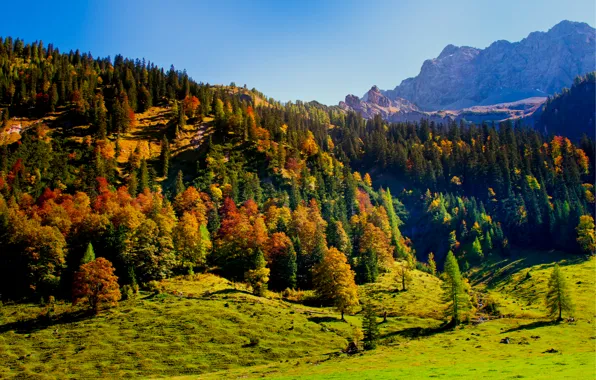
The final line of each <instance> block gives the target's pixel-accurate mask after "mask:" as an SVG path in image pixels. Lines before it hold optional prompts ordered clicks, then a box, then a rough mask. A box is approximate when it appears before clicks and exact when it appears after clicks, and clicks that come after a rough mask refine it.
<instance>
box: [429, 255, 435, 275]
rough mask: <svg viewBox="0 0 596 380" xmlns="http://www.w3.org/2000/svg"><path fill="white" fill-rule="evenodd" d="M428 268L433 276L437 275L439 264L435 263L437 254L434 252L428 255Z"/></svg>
mask: <svg viewBox="0 0 596 380" xmlns="http://www.w3.org/2000/svg"><path fill="white" fill-rule="evenodd" d="M428 268H429V269H430V273H431V274H432V275H433V276H436V275H437V263H436V262H435V254H434V253H432V252H431V253H429V254H428Z"/></svg>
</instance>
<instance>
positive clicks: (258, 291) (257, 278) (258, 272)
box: [245, 248, 270, 297]
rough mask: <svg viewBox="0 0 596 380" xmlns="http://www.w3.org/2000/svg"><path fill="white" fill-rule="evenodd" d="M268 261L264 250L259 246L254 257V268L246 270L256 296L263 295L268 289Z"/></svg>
mask: <svg viewBox="0 0 596 380" xmlns="http://www.w3.org/2000/svg"><path fill="white" fill-rule="evenodd" d="M265 265H266V262H265V257H264V255H263V251H262V250H261V249H260V248H257V250H256V252H255V255H254V259H253V268H254V269H250V270H248V271H247V272H246V274H245V279H246V281H247V282H248V283H249V284H250V286H251V287H252V290H253V293H254V294H255V295H256V296H259V297H262V296H264V295H265V292H266V291H267V282H269V272H270V271H269V268H265Z"/></svg>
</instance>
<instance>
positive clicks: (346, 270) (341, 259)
mask: <svg viewBox="0 0 596 380" xmlns="http://www.w3.org/2000/svg"><path fill="white" fill-rule="evenodd" d="M313 285H314V288H315V291H316V292H317V294H318V295H319V297H321V298H323V299H325V300H328V301H331V302H333V304H334V305H335V307H336V308H337V310H339V312H340V313H341V319H342V321H343V320H344V313H345V312H346V311H348V310H349V309H350V308H352V307H354V306H356V305H358V288H357V287H356V282H355V281H354V272H353V271H352V269H351V268H350V264H348V262H347V259H346V256H345V255H344V254H343V253H341V252H340V251H338V250H337V248H334V247H332V248H329V249H328V250H327V252H326V253H325V255H324V256H323V260H322V261H321V262H320V263H319V264H317V265H316V266H315V267H314V268H313Z"/></svg>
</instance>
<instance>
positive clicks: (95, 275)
mask: <svg viewBox="0 0 596 380" xmlns="http://www.w3.org/2000/svg"><path fill="white" fill-rule="evenodd" d="M120 297H121V296H120V288H119V287H118V277H116V275H114V267H113V266H112V263H111V262H109V261H108V260H106V259H104V258H103V257H100V258H98V259H95V260H93V261H91V262H89V263H87V264H83V265H81V267H80V268H79V271H78V272H77V273H76V274H75V278H74V284H73V303H74V304H77V303H80V302H86V303H88V304H89V307H91V310H93V312H95V314H97V313H99V310H100V307H101V306H104V305H106V306H116V305H117V304H118V301H119V300H120Z"/></svg>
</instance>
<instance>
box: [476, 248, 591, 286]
mask: <svg viewBox="0 0 596 380" xmlns="http://www.w3.org/2000/svg"><path fill="white" fill-rule="evenodd" d="M588 259H589V256H587V255H580V254H578V255H576V254H571V253H564V252H559V251H516V253H514V254H512V255H511V257H509V258H506V259H503V260H499V261H495V262H492V263H489V264H485V265H484V266H483V268H482V270H480V271H478V272H476V273H473V274H472V275H471V276H470V281H471V282H472V284H474V285H477V284H480V283H484V284H486V285H487V287H488V288H495V287H497V286H499V285H500V284H502V283H503V282H505V281H507V280H508V279H509V278H510V277H511V276H512V275H513V274H515V273H517V272H520V271H522V270H525V269H528V268H531V267H534V266H538V265H539V266H541V269H546V268H550V267H552V266H554V265H555V264H556V263H558V264H559V265H560V266H567V265H574V264H579V263H582V262H584V261H586V260H588ZM527 279H528V278H524V279H522V280H521V281H520V283H523V282H525V281H526V280H527Z"/></svg>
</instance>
